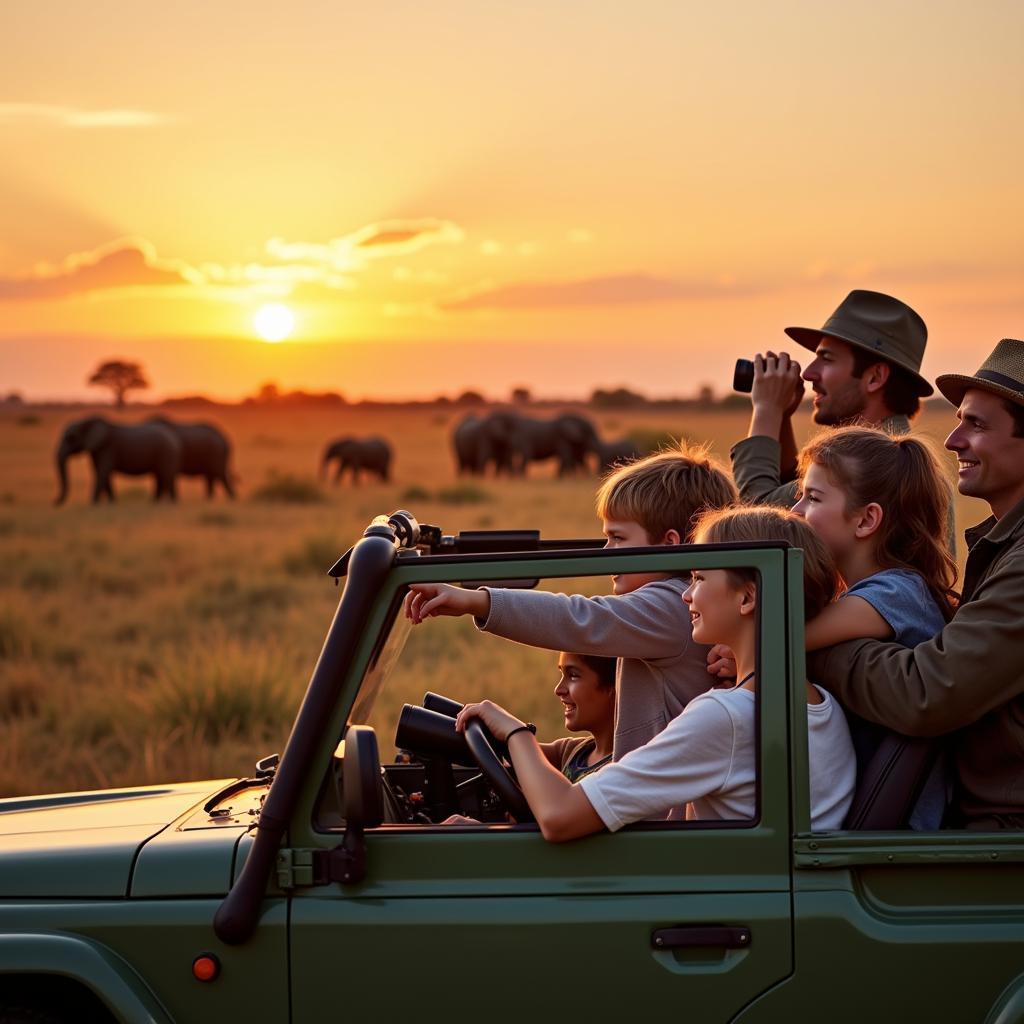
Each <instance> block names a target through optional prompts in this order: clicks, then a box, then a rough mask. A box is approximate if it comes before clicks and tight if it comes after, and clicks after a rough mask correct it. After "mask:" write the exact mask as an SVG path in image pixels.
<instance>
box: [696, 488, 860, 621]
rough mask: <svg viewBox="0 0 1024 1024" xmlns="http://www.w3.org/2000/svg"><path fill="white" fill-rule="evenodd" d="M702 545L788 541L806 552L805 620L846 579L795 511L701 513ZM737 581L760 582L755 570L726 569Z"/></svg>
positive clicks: (755, 508) (766, 508) (758, 508)
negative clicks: (843, 578) (841, 576)
mask: <svg viewBox="0 0 1024 1024" xmlns="http://www.w3.org/2000/svg"><path fill="white" fill-rule="evenodd" d="M694 539H695V540H696V541H697V543H698V544H747V543H749V542H750V541H758V540H781V541H786V542H787V543H788V544H790V545H791V546H792V547H795V548H801V549H802V550H803V553H804V619H805V620H809V619H813V618H814V617H815V616H816V615H817V614H819V613H820V612H821V611H822V610H823V609H824V608H825V606H826V605H829V604H831V603H832V602H833V601H834V600H835V599H836V598H837V597H838V596H839V593H840V591H841V590H842V580H841V579H840V578H839V571H838V569H836V563H835V560H834V559H833V558H832V552H831V551H829V549H828V547H827V546H826V545H825V542H824V541H823V540H822V539H821V538H820V537H819V536H818V535H817V534H816V533H815V532H814V531H813V530H812V529H811V528H810V527H809V526H808V525H807V523H805V522H804V521H803V519H801V518H800V516H798V515H796V514H795V513H793V512H790V511H788V510H786V509H781V508H774V507H772V506H770V505H745V506H742V507H740V508H727V509H720V510H719V511H716V512H708V513H706V514H705V515H703V516H701V518H700V522H699V523H697V529H696V530H695V531H694ZM726 572H727V573H728V574H729V576H730V578H731V579H732V581H733V582H734V583H735V584H737V585H740V584H743V583H749V582H756V579H757V573H756V572H755V571H754V570H753V569H726Z"/></svg>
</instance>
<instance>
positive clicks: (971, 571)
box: [808, 501, 1024, 824]
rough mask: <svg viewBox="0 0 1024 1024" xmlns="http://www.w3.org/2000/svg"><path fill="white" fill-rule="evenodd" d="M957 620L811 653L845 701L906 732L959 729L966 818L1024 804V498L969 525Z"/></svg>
mask: <svg viewBox="0 0 1024 1024" xmlns="http://www.w3.org/2000/svg"><path fill="white" fill-rule="evenodd" d="M965 536H966V539H967V546H968V550H969V554H968V556H967V569H966V572H965V573H964V592H963V598H962V600H961V603H960V607H959V608H958V610H957V612H956V614H955V615H954V616H953V619H952V621H951V622H949V623H948V624H947V625H946V627H945V628H944V629H943V630H942V632H941V633H939V635H938V636H936V637H935V638H934V639H932V640H928V641H927V642H926V643H923V644H918V646H917V647H915V648H905V647H901V646H899V645H898V644H891V643H882V642H880V641H878V640H853V641H850V642H848V643H844V644H838V645H837V646H835V647H832V648H829V649H828V650H825V651H820V652H818V653H817V654H814V655H811V656H810V657H809V659H808V669H809V674H810V676H811V677H812V678H813V679H815V680H816V681H818V682H820V683H821V685H822V686H824V687H825V688H826V689H827V690H829V691H831V692H832V693H834V694H835V695H836V697H838V698H839V700H840V701H841V702H842V704H843V705H845V706H846V707H848V708H850V709H851V710H852V711H855V712H856V713H857V714H858V715H861V716H862V717H864V718H866V719H868V720H869V721H872V722H878V723H880V724H881V725H884V726H887V727H888V728H890V729H894V730H895V731H896V732H900V733H904V734H905V735H908V736H942V735H945V734H946V733H955V735H954V736H953V737H952V744H953V753H954V756H955V762H956V768H957V776H958V791H957V794H956V804H957V807H958V809H959V811H960V813H961V815H962V816H963V818H964V820H965V822H966V823H968V824H969V823H970V822H971V820H972V819H979V818H989V817H991V816H993V815H1004V814H1018V815H1019V814H1021V813H1024V501H1021V502H1020V503H1019V504H1018V505H1016V506H1015V507H1014V508H1013V509H1012V510H1011V511H1010V512H1008V513H1007V514H1006V515H1005V516H1003V518H1002V519H999V520H996V519H995V518H994V517H992V518H989V519H987V520H986V521H985V522H983V523H981V524H980V525H979V526H976V527H974V528H973V529H971V530H967V531H966V534H965Z"/></svg>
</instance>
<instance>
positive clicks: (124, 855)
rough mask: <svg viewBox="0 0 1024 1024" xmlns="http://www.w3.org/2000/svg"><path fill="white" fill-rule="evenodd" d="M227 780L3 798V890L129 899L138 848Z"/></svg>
mask: <svg viewBox="0 0 1024 1024" xmlns="http://www.w3.org/2000/svg"><path fill="white" fill-rule="evenodd" d="M230 781H231V780H224V779H222V780H219V781H212V782H186V783H176V784H172V785H167V786H144V787H138V788H135V789H118V790H101V791H97V792H91V793H58V794H53V795H50V796H39V797H19V798H16V799H12V800H0V896H13V897H65V896H70V897H124V896H126V895H127V894H128V885H129V878H130V875H131V869H132V864H133V863H134V861H135V858H136V856H137V854H138V852H139V850H140V848H141V847H142V846H143V845H144V844H145V843H146V842H147V841H148V840H149V839H151V838H152V837H153V836H155V835H157V834H158V833H160V832H162V831H163V830H164V829H166V828H167V826H168V825H169V824H171V823H173V822H175V821H176V820H177V819H178V818H181V817H182V815H184V814H185V813H186V812H188V811H189V810H191V809H192V808H194V807H196V806H197V805H201V804H202V803H204V802H205V801H206V800H207V799H209V797H211V796H212V795H213V794H215V793H217V792H218V790H221V789H223V788H224V786H225V785H226V784H227V783H228V782H230ZM233 831H234V830H233ZM224 838H225V839H226V838H227V837H224ZM232 845H233V844H232ZM229 855H230V853H229Z"/></svg>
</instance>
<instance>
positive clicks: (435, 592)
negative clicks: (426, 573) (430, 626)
mask: <svg viewBox="0 0 1024 1024" xmlns="http://www.w3.org/2000/svg"><path fill="white" fill-rule="evenodd" d="M490 611H491V596H490V594H488V593H487V591H486V590H465V589H463V588H462V587H453V586H452V585H451V584H450V583H411V584H410V585H409V593H408V594H406V596H405V617H406V618H407V619H410V620H411V621H412V622H413V623H415V624H417V625H418V624H419V623H421V622H422V621H423V620H424V619H429V618H432V617H433V616H435V615H475V616H476V617H477V618H479V619H486V618H487V616H488V615H489V614H490Z"/></svg>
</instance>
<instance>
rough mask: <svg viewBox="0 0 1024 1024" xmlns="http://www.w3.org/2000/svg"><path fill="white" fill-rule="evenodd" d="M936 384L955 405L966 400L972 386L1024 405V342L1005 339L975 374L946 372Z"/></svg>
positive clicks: (937, 378)
mask: <svg viewBox="0 0 1024 1024" xmlns="http://www.w3.org/2000/svg"><path fill="white" fill-rule="evenodd" d="M935 386H936V387H937V388H938V389H939V391H941V392H942V394H943V396H944V397H945V398H947V399H949V401H951V402H952V403H953V404H954V405H959V404H960V403H961V402H962V401H963V400H964V393H965V392H966V391H967V390H968V389H970V388H980V389H981V390H982V391H991V392H992V393H993V394H994V395H999V396H1000V397H1001V398H1008V399H1009V400H1010V401H1011V402H1016V403H1017V405H1024V341H1018V340H1017V339H1016V338H1003V340H1002V341H1001V342H999V344H998V345H996V347H995V348H994V349H993V350H992V355H990V356H989V357H988V359H986V360H985V362H983V363H982V364H981V369H980V370H979V371H978V372H977V373H976V374H975V375H974V376H973V377H968V376H966V375H965V374H962V373H944V374H942V376H941V377H936V378H935Z"/></svg>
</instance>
